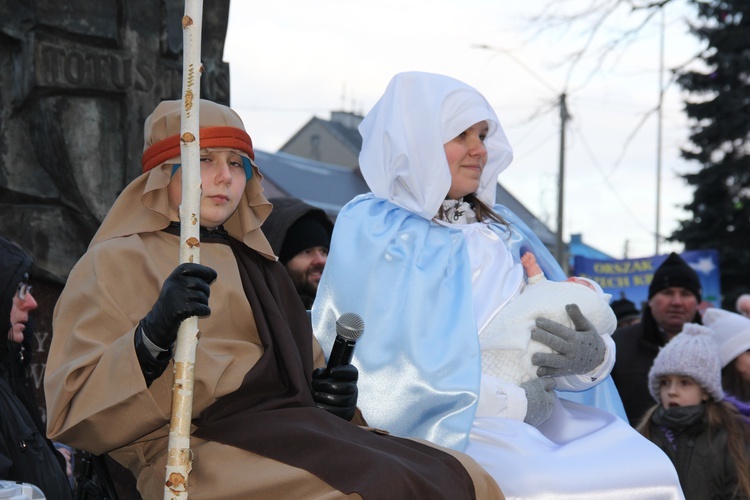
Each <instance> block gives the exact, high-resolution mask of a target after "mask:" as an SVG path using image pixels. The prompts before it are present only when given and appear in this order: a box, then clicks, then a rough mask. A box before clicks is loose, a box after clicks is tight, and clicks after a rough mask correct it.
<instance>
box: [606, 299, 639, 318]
mask: <svg viewBox="0 0 750 500" xmlns="http://www.w3.org/2000/svg"><path fill="white" fill-rule="evenodd" d="M609 306H610V307H611V308H612V311H613V312H614V313H615V317H616V318H617V321H622V320H625V319H630V318H637V317H639V316H640V315H641V312H640V311H639V310H638V309H636V307H635V304H634V303H633V302H631V301H629V300H628V299H626V298H622V299H618V300H613V301H612V303H611V304H610V305H609Z"/></svg>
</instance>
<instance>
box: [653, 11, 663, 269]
mask: <svg viewBox="0 0 750 500" xmlns="http://www.w3.org/2000/svg"><path fill="white" fill-rule="evenodd" d="M660 28H661V29H660V36H659V105H658V107H657V108H656V110H657V113H656V123H657V125H656V128H657V130H656V234H655V236H654V239H655V249H654V255H659V238H660V235H659V232H660V230H661V227H660V222H661V220H660V219H661V156H662V154H661V150H662V115H663V111H662V107H663V104H664V6H662V7H661V27H660Z"/></svg>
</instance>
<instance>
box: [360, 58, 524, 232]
mask: <svg viewBox="0 0 750 500" xmlns="http://www.w3.org/2000/svg"><path fill="white" fill-rule="evenodd" d="M483 120H486V121H487V124H488V126H489V132H488V134H487V139H486V140H485V146H486V147H487V156H488V159H487V165H485V167H484V170H483V172H482V177H481V179H480V184H479V189H478V190H477V192H476V194H477V197H478V198H479V199H480V200H482V201H483V202H484V203H486V204H487V205H489V206H492V205H494V204H495V191H496V188H497V176H498V175H499V174H500V172H502V171H503V170H505V169H506V168H507V167H508V165H510V162H511V161H512V159H513V151H512V149H511V147H510V143H508V139H507V138H506V137H505V133H504V132H503V129H502V127H501V126H500V122H499V120H498V119H497V116H496V115H495V112H494V111H493V110H492V107H491V106H490V104H489V103H488V102H487V100H486V99H485V98H484V97H483V96H482V95H481V94H480V93H479V92H478V91H477V90H475V89H474V88H472V87H470V86H469V85H466V84H465V83H463V82H460V81H458V80H455V79H453V78H450V77H447V76H443V75H435V74H431V73H420V72H408V73H399V74H397V75H396V76H394V77H393V78H392V79H391V81H390V83H389V84H388V87H387V88H386V90H385V93H384V94H383V96H382V97H381V98H380V100H379V101H378V102H377V103H376V104H375V106H374V107H373V109H372V110H371V111H370V112H369V113H368V114H367V116H366V117H365V119H364V120H363V121H362V123H361V124H360V126H359V131H360V133H361V134H362V138H363V143H362V151H361V152H360V155H359V165H360V169H361V171H362V175H363V176H364V178H365V181H367V184H368V186H369V187H370V190H371V191H372V193H373V194H374V195H375V196H376V197H378V198H383V199H385V200H388V201H390V202H392V203H394V204H396V205H398V206H400V207H402V208H405V209H406V210H409V211H410V212H414V213H416V214H418V215H420V216H421V217H424V218H425V219H432V218H433V217H434V216H435V214H436V213H437V211H438V209H439V208H440V205H441V204H442V202H443V200H444V199H445V196H446V195H447V194H448V190H449V189H450V186H451V174H450V168H449V166H448V160H447V159H446V157H445V149H444V148H443V145H444V144H445V143H447V142H449V141H451V140H452V139H454V138H455V137H457V136H458V135H459V134H460V133H461V132H463V131H465V130H466V129H468V128H469V127H471V126H472V125H474V124H475V123H478V122H481V121H483Z"/></svg>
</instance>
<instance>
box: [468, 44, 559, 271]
mask: <svg viewBox="0 0 750 500" xmlns="http://www.w3.org/2000/svg"><path fill="white" fill-rule="evenodd" d="M474 47H476V48H478V49H485V50H492V51H494V52H500V53H502V54H505V55H506V56H508V57H510V58H511V59H512V60H513V61H514V62H515V63H516V64H518V65H519V66H520V67H521V68H523V69H524V70H525V71H526V72H527V73H528V74H529V75H531V76H533V77H534V78H535V79H536V80H537V81H538V82H540V83H541V84H542V85H544V86H545V87H546V88H548V89H549V90H552V91H553V92H555V93H556V92H557V90H556V89H555V88H554V87H552V86H551V85H550V84H549V83H548V82H547V81H546V80H545V79H544V78H542V77H540V76H539V75H538V74H536V73H535V72H534V71H532V70H531V68H529V67H528V66H527V65H526V64H524V62H523V61H521V60H520V59H518V58H517V57H516V56H514V55H513V52H511V51H508V50H505V49H501V48H498V47H491V46H489V45H485V44H480V45H474ZM566 98H567V95H566V94H565V92H563V93H562V94H560V171H559V173H558V179H557V235H556V238H555V260H557V263H558V264H560V267H562V268H563V271H565V272H566V273H567V272H568V268H569V267H570V266H568V263H567V262H566V258H565V256H566V252H565V244H564V243H563V206H564V189H563V188H564V184H565V128H566V126H567V123H568V120H570V115H569V114H568V106H567V102H566Z"/></svg>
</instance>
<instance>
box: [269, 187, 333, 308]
mask: <svg viewBox="0 0 750 500" xmlns="http://www.w3.org/2000/svg"><path fill="white" fill-rule="evenodd" d="M268 201H270V202H271V203H272V204H273V210H272V211H271V215H269V216H268V218H267V219H266V220H265V222H264V223H263V227H262V229H263V233H264V234H265V235H266V238H268V242H269V243H271V247H272V248H273V251H274V253H275V254H276V255H278V257H279V261H281V263H282V264H284V267H286V271H287V273H289V276H290V277H291V278H292V283H294V286H295V287H296V288H297V293H298V294H299V296H300V298H301V299H302V303H303V304H304V305H305V308H306V309H310V307H312V303H313V301H314V300H315V295H316V294H317V292H318V283H319V282H320V276H321V274H322V273H323V269H324V268H325V265H326V260H327V259H328V247H329V246H330V245H331V234H332V233H333V223H332V222H331V221H330V219H329V218H328V216H327V215H326V213H325V212H324V211H323V210H321V209H319V208H315V207H313V206H310V205H308V204H307V203H305V202H303V201H302V200H298V199H296V198H271V199H270V200H268Z"/></svg>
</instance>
